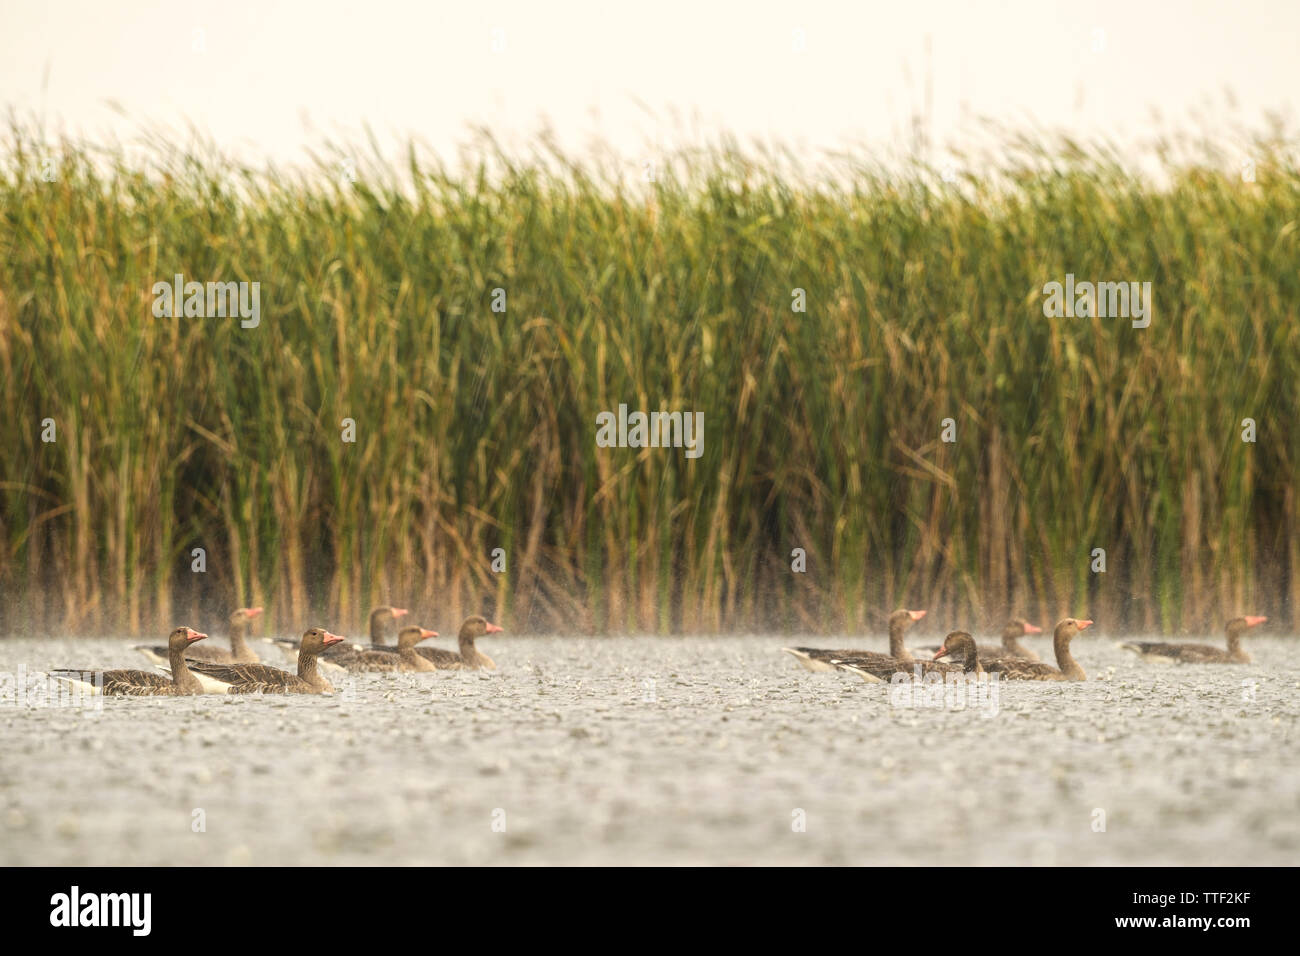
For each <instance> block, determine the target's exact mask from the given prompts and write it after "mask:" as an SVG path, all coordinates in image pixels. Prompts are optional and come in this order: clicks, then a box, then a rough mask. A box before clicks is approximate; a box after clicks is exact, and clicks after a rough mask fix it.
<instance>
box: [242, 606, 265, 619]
mask: <svg viewBox="0 0 1300 956" xmlns="http://www.w3.org/2000/svg"><path fill="white" fill-rule="evenodd" d="M241 610H242V611H243V612H244V613H245V614H247V615H248V616H249V617H257V615H259V614H261V613H262V608H260V607H246V608H242V609H241Z"/></svg>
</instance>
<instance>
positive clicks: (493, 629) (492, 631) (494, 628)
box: [487, 621, 505, 634]
mask: <svg viewBox="0 0 1300 956" xmlns="http://www.w3.org/2000/svg"><path fill="white" fill-rule="evenodd" d="M504 630H505V628H504V627H497V626H496V625H495V624H493V623H492V622H491V621H488V622H487V633H489V634H500V633H501V632H502V631H504Z"/></svg>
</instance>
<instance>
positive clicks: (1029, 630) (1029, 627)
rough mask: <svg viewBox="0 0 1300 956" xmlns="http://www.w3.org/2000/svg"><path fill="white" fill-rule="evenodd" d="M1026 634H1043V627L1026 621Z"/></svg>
mask: <svg viewBox="0 0 1300 956" xmlns="http://www.w3.org/2000/svg"><path fill="white" fill-rule="evenodd" d="M1088 623H1089V624H1091V623H1092V622H1091V621H1089V622H1088ZM1025 633H1026V634H1042V633H1043V629H1042V628H1041V627H1039V626H1038V625H1037V624H1030V623H1029V622H1028V621H1026V622H1025Z"/></svg>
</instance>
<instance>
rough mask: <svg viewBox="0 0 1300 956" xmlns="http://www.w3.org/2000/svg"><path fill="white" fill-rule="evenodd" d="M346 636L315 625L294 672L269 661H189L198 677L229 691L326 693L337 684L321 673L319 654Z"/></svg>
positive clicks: (305, 639)
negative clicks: (230, 662) (222, 662)
mask: <svg viewBox="0 0 1300 956" xmlns="http://www.w3.org/2000/svg"><path fill="white" fill-rule="evenodd" d="M342 640H343V638H341V637H339V636H338V635H337V634H331V633H330V632H329V631H327V630H325V628H323V627H313V628H312V629H311V630H309V631H307V633H306V634H304V635H303V636H302V640H301V641H300V642H299V648H298V673H296V674H291V673H289V672H288V671H286V670H281V669H280V668H278V667H272V666H271V665H270V664H217V663H214V662H212V661H190V662H189V666H190V669H191V670H192V671H193V672H194V674H195V676H196V677H198V678H199V679H203V678H207V679H208V680H210V681H213V682H215V683H217V684H221V685H223V686H225V688H226V691H225V692H226V693H227V694H327V693H332V692H333V690H334V686H333V685H332V684H330V682H329V681H328V680H326V679H325V678H324V677H322V676H321V674H320V671H319V670H318V669H317V667H316V658H317V656H318V655H319V654H320V653H321V651H323V650H324V649H325V648H327V647H331V646H333V645H335V644H337V643H339V642H340V641H342Z"/></svg>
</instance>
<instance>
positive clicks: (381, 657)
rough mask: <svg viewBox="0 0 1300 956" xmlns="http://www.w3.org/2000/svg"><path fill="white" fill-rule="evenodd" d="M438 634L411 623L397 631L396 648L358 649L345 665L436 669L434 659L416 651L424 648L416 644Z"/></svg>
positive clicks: (357, 668)
mask: <svg viewBox="0 0 1300 956" xmlns="http://www.w3.org/2000/svg"><path fill="white" fill-rule="evenodd" d="M437 636H438V632H437V631H430V630H427V629H425V628H423V627H420V626H419V625H418V624H411V625H408V626H407V627H404V628H402V629H401V630H400V631H398V632H397V649H396V650H394V649H393V648H391V647H379V648H371V649H368V650H357V651H356V652H355V653H354V654H349V655H348V657H347V658H346V661H345V663H344V666H345V667H346V668H347V669H348V670H350V671H436V670H437V669H438V668H437V666H436V665H435V664H434V663H433V662H432V661H430V660H428V659H427V658H424V657H421V656H420V655H419V654H418V653H416V652H417V651H419V650H423V649H424V648H417V647H416V646H415V645H416V644H418V643H420V641H423V640H427V639H428V638H430V637H437ZM444 653H451V652H450V651H445V652H444Z"/></svg>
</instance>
